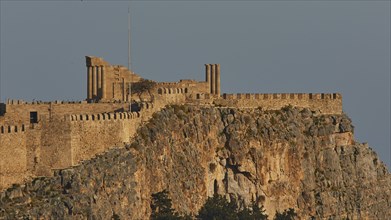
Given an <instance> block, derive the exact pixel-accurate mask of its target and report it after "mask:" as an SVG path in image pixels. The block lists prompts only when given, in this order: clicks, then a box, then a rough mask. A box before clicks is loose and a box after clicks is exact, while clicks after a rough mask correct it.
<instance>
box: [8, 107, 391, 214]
mask: <svg viewBox="0 0 391 220" xmlns="http://www.w3.org/2000/svg"><path fill="white" fill-rule="evenodd" d="M163 189H167V190H168V191H169V193H170V196H171V198H172V200H173V205H174V208H176V209H177V210H179V211H180V212H181V213H190V214H196V213H197V211H198V209H199V208H200V207H201V206H202V204H203V203H204V202H205V200H206V198H207V197H208V196H212V195H213V194H214V193H219V194H222V195H225V196H226V197H227V198H228V199H229V198H233V197H234V198H236V199H238V201H240V203H241V205H248V204H250V203H253V202H256V203H258V204H259V205H264V206H265V208H266V212H267V213H268V214H269V216H273V215H274V213H275V212H276V211H282V210H284V209H287V208H294V209H295V210H296V212H297V213H298V215H299V217H300V218H301V219H309V218H311V217H316V218H317V219H325V218H331V219H344V218H349V219H362V218H364V219H365V218H368V219H386V218H387V216H391V211H390V210H391V191H390V190H391V176H390V174H389V172H388V170H387V168H386V167H385V165H384V164H383V163H382V162H381V161H380V160H379V159H378V157H377V156H376V154H375V153H374V152H373V151H372V150H371V149H370V148H369V147H368V146H367V145H366V144H360V143H356V142H355V141H354V138H353V126H352V125H351V121H350V119H349V118H348V117H347V116H346V115H320V114H317V113H316V112H312V111H310V110H308V109H297V108H291V107H286V108H283V109H281V110H280V111H263V110H262V109H230V108H217V107H205V108H201V107H195V106H187V105H184V106H171V107H167V108H166V109H163V110H162V111H160V112H158V113H155V114H154V116H153V118H152V119H151V120H150V122H149V123H147V124H145V125H144V126H142V127H140V129H139V130H138V132H137V136H136V137H135V140H134V142H133V143H132V144H131V145H129V146H127V147H126V148H121V149H120V148H118V149H111V150H110V151H108V152H106V153H105V154H102V155H98V156H96V158H94V159H92V160H89V161H85V162H84V163H83V164H81V165H80V166H77V167H72V168H69V169H65V170H58V171H56V172H55V175H54V176H53V177H50V178H48V177H45V178H37V179H35V180H34V181H32V182H29V183H26V184H25V185H21V186H19V185H15V186H13V187H12V188H10V189H8V190H7V191H5V192H3V193H1V194H0V219H2V218H4V219H14V218H31V219H37V218H43V219H49V218H50V217H51V218H54V219H57V218H61V219H78V218H80V219H85V218H88V219H110V218H111V217H113V216H118V217H120V219H147V218H148V216H149V214H150V208H149V203H150V199H151V198H150V196H151V194H152V193H155V192H158V191H162V190H163Z"/></svg>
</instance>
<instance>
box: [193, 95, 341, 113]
mask: <svg viewBox="0 0 391 220" xmlns="http://www.w3.org/2000/svg"><path fill="white" fill-rule="evenodd" d="M200 98H202V97H200ZM214 103H215V104H217V105H222V106H230V107H240V108H257V107H261V108H263V109H265V110H279V109H281V108H283V107H285V106H288V105H291V106H295V107H299V108H309V109H312V110H314V111H319V112H320V113H322V114H342V95H341V94H339V93H272V94H253V93H239V94H223V95H222V97H221V99H217V100H214Z"/></svg>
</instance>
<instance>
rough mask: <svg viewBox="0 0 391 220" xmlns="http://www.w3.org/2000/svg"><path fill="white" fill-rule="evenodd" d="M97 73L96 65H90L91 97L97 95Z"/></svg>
mask: <svg viewBox="0 0 391 220" xmlns="http://www.w3.org/2000/svg"><path fill="white" fill-rule="evenodd" d="M96 81H97V74H96V66H93V67H92V98H93V99H96V95H97V88H96V87H97V82H96Z"/></svg>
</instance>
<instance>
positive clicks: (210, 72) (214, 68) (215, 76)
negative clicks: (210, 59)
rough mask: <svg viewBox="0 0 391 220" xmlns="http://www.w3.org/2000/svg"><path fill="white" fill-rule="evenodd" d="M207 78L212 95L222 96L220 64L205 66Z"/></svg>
mask: <svg viewBox="0 0 391 220" xmlns="http://www.w3.org/2000/svg"><path fill="white" fill-rule="evenodd" d="M205 78H206V82H207V83H209V91H210V94H213V95H217V96H220V64H205Z"/></svg>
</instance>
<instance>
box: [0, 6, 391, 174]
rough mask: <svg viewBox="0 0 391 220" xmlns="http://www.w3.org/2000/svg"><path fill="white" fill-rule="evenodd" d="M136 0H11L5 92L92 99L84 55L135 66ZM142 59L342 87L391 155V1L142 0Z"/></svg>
mask: <svg viewBox="0 0 391 220" xmlns="http://www.w3.org/2000/svg"><path fill="white" fill-rule="evenodd" d="M128 5H129V2H127V1H114V2H113V1H88V0H83V1H72V2H69V1H54V2H50V1H1V2H0V6H1V9H0V12H1V15H0V19H1V22H0V24H1V27H0V31H1V33H0V37H1V40H0V46H1V51H0V55H1V59H0V61H1V63H0V64H1V66H0V70H1V82H0V92H1V94H0V98H1V100H2V101H4V100H5V99H7V98H14V99H25V100H32V99H38V100H81V99H84V98H85V97H86V68H85V58H84V56H85V55H94V56H100V57H103V58H104V59H105V60H107V61H108V62H110V63H112V64H123V65H125V66H126V65H127V11H128ZM131 14H132V67H133V68H132V69H133V70H134V71H135V72H137V73H139V74H140V75H141V76H143V77H145V78H149V79H153V80H157V81H177V80H178V79H186V78H191V79H197V80H204V65H203V64H205V63H220V64H221V74H222V75H221V77H222V78H221V83H222V84H221V85H222V92H226V93H236V92H254V93H255V92H258V93H274V92H308V93H309V92H314V93H315V92H340V93H342V95H343V103H344V107H343V108H344V111H345V112H346V113H347V114H348V115H349V116H350V117H351V118H352V120H353V122H354V125H355V126H356V129H355V131H356V138H357V139H358V140H359V141H361V142H368V143H369V144H370V146H372V147H373V148H374V149H375V151H376V152H377V153H378V154H379V156H380V158H381V159H382V160H383V161H384V162H386V163H387V164H388V166H389V167H390V164H391V162H390V161H391V154H390V1H375V2H373V1H342V2H340V1H315V2H309V1H277V2H271V1H245V2H242V1H213V2H208V1H199V2H198V1H185V2H180V1H148V2H145V1H132V2H131Z"/></svg>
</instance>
